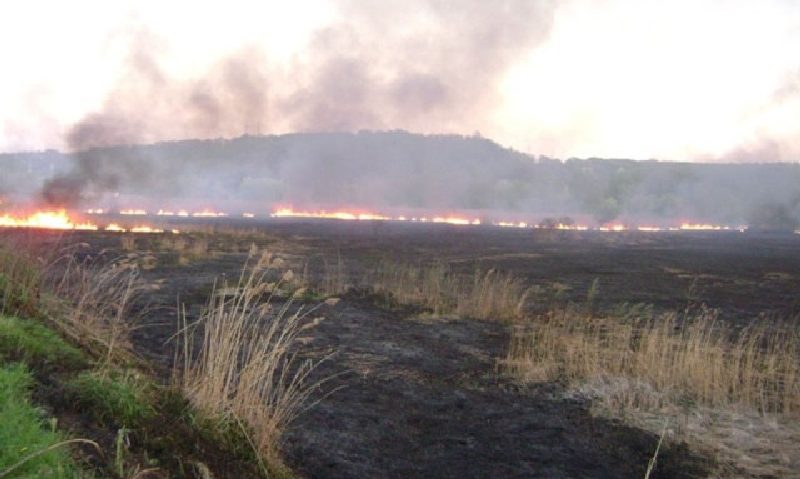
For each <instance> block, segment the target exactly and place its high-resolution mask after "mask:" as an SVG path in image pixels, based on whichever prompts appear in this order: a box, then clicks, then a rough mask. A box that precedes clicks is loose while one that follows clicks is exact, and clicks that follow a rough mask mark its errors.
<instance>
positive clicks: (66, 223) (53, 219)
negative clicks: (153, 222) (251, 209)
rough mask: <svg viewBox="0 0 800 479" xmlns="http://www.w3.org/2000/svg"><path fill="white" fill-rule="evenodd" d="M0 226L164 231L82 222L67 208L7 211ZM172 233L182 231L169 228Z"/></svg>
mask: <svg viewBox="0 0 800 479" xmlns="http://www.w3.org/2000/svg"><path fill="white" fill-rule="evenodd" d="M98 211H99V210H96V209H94V210H88V211H87V213H88V214H102V213H99V212H98ZM0 228H41V229H50V230H73V231H98V230H101V229H102V230H104V231H109V232H114V233H125V232H130V233H164V230H163V229H161V228H155V227H153V226H149V225H136V226H133V227H131V228H125V227H123V226H121V225H119V224H118V223H109V224H107V225H105V227H102V228H101V227H100V226H98V225H97V224H95V223H90V222H81V221H76V220H73V219H72V218H71V217H70V215H69V213H67V211H66V210H63V209H62V210H55V211H36V212H34V213H31V214H28V215H14V214H9V213H5V214H3V215H2V216H0ZM169 231H170V232H172V233H179V232H180V231H178V230H176V229H173V230H169Z"/></svg>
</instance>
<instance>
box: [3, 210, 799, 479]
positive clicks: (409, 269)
mask: <svg viewBox="0 0 800 479" xmlns="http://www.w3.org/2000/svg"><path fill="white" fill-rule="evenodd" d="M3 237H4V238H5V239H7V240H9V241H17V242H25V243H37V244H39V248H42V247H43V246H42V245H44V249H48V248H49V249H50V250H63V249H64V248H68V249H69V251H70V255H73V256H74V257H75V258H77V259H78V260H79V261H82V260H84V259H86V258H91V259H93V260H97V258H100V260H102V261H106V262H111V261H113V262H115V263H116V264H118V265H119V264H124V265H135V268H136V270H137V271H138V279H137V281H139V282H140V284H139V286H138V288H139V289H140V292H141V294H140V295H138V296H137V299H136V300H135V302H134V304H133V305H132V307H131V308H130V310H131V317H132V318H135V321H136V323H135V324H133V325H128V326H126V327H128V328H129V330H130V331H129V338H130V351H131V353H132V354H133V355H134V356H135V357H136V358H138V359H139V360H140V361H142V362H143V363H145V364H147V367H148V368H149V370H150V371H151V374H152V377H154V378H156V379H155V381H156V382H163V383H168V382H170V381H174V379H173V378H174V375H175V369H176V366H175V365H176V356H181V354H183V353H184V352H185V351H182V350H181V348H185V347H186V346H187V344H188V345H192V344H194V345H197V344H199V343H200V342H201V340H199V339H197V338H195V337H188V336H187V337H184V340H185V341H184V342H183V343H181V334H180V328H181V327H182V326H184V325H187V324H192V323H193V322H194V321H197V320H198V319H202V318H203V314H204V313H203V312H204V310H205V308H206V307H207V306H208V305H209V298H210V297H214V295H215V294H223V295H224V294H226V293H225V291H226V289H228V288H233V289H236V286H235V285H236V284H237V280H238V279H239V277H240V274H241V272H242V268H243V267H244V265H245V264H247V263H248V258H250V262H251V263H253V262H259V263H263V265H262V266H263V268H262V269H263V271H264V273H263V274H264V281H263V284H264V285H266V287H269V296H270V297H271V300H270V302H271V303H272V305H273V306H274V307H275V308H278V309H280V308H283V307H285V309H286V311H287V313H286V314H289V315H292V314H294V315H296V316H298V315H299V317H300V318H301V319H302V320H303V321H305V322H306V323H307V324H304V325H303V326H301V327H300V328H299V330H298V331H297V337H296V338H295V339H296V341H294V342H293V343H292V344H291V349H292V351H293V352H295V351H296V352H297V354H298V358H300V359H311V360H312V361H314V360H322V362H321V363H319V364H318V365H317V366H316V367H314V368H313V370H310V371H309V372H308V376H307V377H306V378H305V379H306V381H307V383H308V384H312V385H313V386H314V387H312V388H310V389H309V391H308V394H309V395H310V396H309V400H308V401H307V403H306V404H305V405H307V406H309V407H308V408H307V409H306V408H305V407H303V410H302V411H299V415H298V416H297V418H296V419H294V420H293V421H290V422H287V423H286V424H282V426H281V439H280V441H278V442H277V443H276V446H275V447H276V451H272V452H269V451H268V454H267V456H270V455H271V454H273V453H274V454H276V455H278V456H280V458H281V459H280V461H281V462H283V463H285V464H286V465H287V466H288V467H289V469H290V470H291V471H293V472H292V474H296V475H298V476H300V477H321V478H323V477H324V478H350V477H382V478H393V477H396V478H403V477H598V478H600V477H645V476H646V475H647V474H650V477H706V476H709V475H723V476H727V477H735V476H739V477H755V476H760V477H791V474H796V471H797V470H800V453H798V450H797V448H796V445H797V443H798V442H797V441H800V426H799V425H798V422H799V421H798V416H799V415H800V410H798V403H797V397H796V395H795V394H796V393H797V392H798V391H800V389H799V388H800V386H799V385H798V383H797V382H796V381H797V379H798V378H799V377H800V376H798V373H797V369H796V368H795V369H792V368H793V367H794V366H792V364H794V365H796V364H797V357H798V356H797V353H798V350H797V347H798V344H800V343H797V342H791V341H794V339H792V338H796V337H797V334H798V329H797V324H798V323H797V318H798V315H799V314H800V298H798V296H797V292H798V291H800V236H798V235H791V234H783V235H781V234H759V233H754V232H748V233H739V232H683V231H682V232H674V233H643V232H619V233H605V232H596V231H558V230H519V229H503V228H495V227H481V226H467V227H464V226H451V225H424V224H398V223H392V222H347V221H298V220H272V221H264V222H260V223H259V222H255V221H239V220H213V222H201V221H196V222H194V223H193V224H191V225H188V227H187V225H184V228H183V229H182V232H181V234H177V235H173V234H152V235H146V234H142V235H122V234H116V233H106V232H79V231H76V232H69V233H54V232H41V231H23V230H14V231H12V230H9V231H6V232H4V233H3ZM70 245H71V246H70ZM56 268H59V266H56ZM61 268H63V266H61ZM231 285H233V286H231ZM240 286H241V285H240ZM669 314H674V315H675V316H674V317H675V318H677V319H675V323H670V324H672V326H670V328H672V330H676V331H678V330H680V331H681V334H684V333H685V334H686V335H687V336H686V338H687V340H690V339H692V338H691V337H690V336H689V335H690V331H689V330H688V329H681V328H684V325H685V324H689V323H691V324H694V323H692V321H695V320H696V318H699V317H700V316H702V317H703V318H705V319H704V321H708V324H710V325H711V326H709V329H708V330H706V332H705V333H702V334H706V336H702V337H703V338H705V339H706V340H707V341H705V343H704V344H710V343H711V340H712V339H713V340H714V341H716V340H719V341H723V342H724V344H723V343H719V344H720V346H719V347H720V348H722V349H724V354H725V356H724V361H729V360H730V357H731V355H733V356H736V355H744V354H745V353H747V351H751V350H752V351H756V352H755V353H753V356H752V357H753V358H755V359H753V361H752V364H754V366H752V367H751V369H752V370H754V371H756V370H757V372H758V378H759V379H758V380H757V381H755V382H753V383H752V385H751V386H752V387H751V386H748V387H749V388H750V389H747V388H745V387H741V392H740V391H739V386H738V384H739V382H741V383H746V382H747V381H748V380H749V378H750V376H749V375H747V374H749V373H744V372H742V371H744V370H742V371H740V370H736V371H734V372H733V373H732V374H733V375H734V376H735V379H734V380H732V381H733V382H732V383H730V384H728V383H724V384H723V383H722V381H723V380H722V379H720V378H721V376H719V375H720V374H721V373H714V374H716V376H714V377H713V378H712V379H710V380H709V381H710V382H711V383H714V387H717V388H718V389H721V390H722V392H721V393H716V392H713V391H712V392H708V391H701V392H697V393H695V392H693V390H691V389H690V388H691V387H694V386H692V385H691V384H689V383H687V384H688V385H687V386H685V388H686V389H685V390H681V395H680V398H678V399H675V400H673V399H671V398H670V394H672V392H674V391H673V390H672V389H669V388H673V389H674V384H673V383H665V384H666V386H664V387H663V388H662V389H659V387H661V386H658V384H660V383H658V384H657V383H656V382H653V384H650V383H647V384H645V383H646V380H647V377H648V376H646V375H643V376H636V377H633V376H630V375H629V376H625V374H633V373H627V372H620V371H619V370H618V369H615V368H614V367H612V366H613V365H609V364H604V363H603V362H604V361H605V362H609V361H611V362H613V361H619V358H617V357H614V356H610V355H608V356H602V357H601V355H600V354H599V353H598V355H597V358H600V359H596V360H595V362H594V363H593V364H592V365H591V367H590V368H588V369H587V368H583V369H581V370H580V371H579V372H576V371H578V370H577V369H576V368H572V369H571V364H570V363H569V361H571V359H570V358H571V357H572V356H569V355H568V354H566V353H565V354H564V355H563V356H558V357H556V356H555V355H549V356H547V357H546V358H545V355H542V354H541V352H536V351H535V353H536V354H535V356H536V361H538V362H536V363H535V364H534V363H531V362H530V361H529V360H530V357H529V356H524V355H525V354H527V353H526V352H525V350H524V348H522V349H521V351H523V353H520V355H517V356H515V354H516V353H515V351H516V350H515V347H516V348H520V345H523V346H524V345H527V344H529V342H530V338H531V337H533V336H530V334H531V333H530V331H531V330H533V331H535V332H536V334H539V332H540V331H545V332H548V331H549V332H550V333H553V332H554V333H553V334H551V336H552V337H551V338H550V339H549V340H550V341H551V343H548V344H552V345H553V346H552V348H553V350H556V349H557V348H566V346H563V344H561V345H560V343H558V341H565V339H564V338H566V337H567V335H575V334H578V335H585V334H587V333H586V331H585V330H580V331H579V332H578V333H576V331H575V329H574V328H573V327H572V325H573V324H575V323H581V322H586V323H587V324H588V323H592V324H596V323H597V321H600V322H601V323H602V327H601V329H602V333H601V334H602V335H603V338H604V340H608V338H610V337H612V336H611V335H610V334H609V333H608V331H616V330H615V329H613V328H612V326H609V325H610V324H612V323H606V322H604V321H616V320H617V319H618V318H627V319H625V320H626V321H627V320H628V319H630V318H631V317H633V316H635V321H634V320H631V321H634V322H633V323H630V324H636V325H637V326H635V327H632V328H633V329H632V331H634V333H633V334H634V335H642V334H645V333H642V331H650V330H647V329H646V328H641V327H640V326H638V325H639V324H640V323H638V322H636V321H645V322H647V321H651V322H653V324H656V325H657V324H661V323H658V321H661V319H659V318H662V317H665V316H664V315H669ZM565 318H566V319H565ZM708 318H711V319H708ZM559 321H561V323H559ZM565 322H566V323H570V324H569V325H567V326H565V325H564V323H565ZM581 324H583V323H581ZM614 324H617V323H614ZM625 324H628V323H625ZM648 324H650V323H648ZM700 324H701V326H702V324H706V323H700ZM542 325H549V327H552V328H554V329H552V330H548V329H546V328H545V327H544V326H542ZM306 326H308V327H306ZM558 328H563V329H558ZM672 330H668V331H666V332H665V333H664V334H665V335H666V336H665V337H670V338H671V336H670V335H671V334H672V332H671V331H672ZM755 330H757V331H758V333H757V334H756V333H750V331H755ZM176 331H177V332H178V334H176ZM716 331H721V333H716ZM771 331H772V332H777V333H780V334H779V335H776V334H773V333H771ZM542 334H544V333H542ZM648 334H649V333H648ZM653 334H655V333H653ZM717 334H721V335H722V336H724V337H718V336H717ZM748 334H752V336H748ZM536 337H537V338H538V336H536ZM638 337H639V336H637V338H638ZM682 337H683V336H682ZM750 337H752V338H754V339H752V342H753V344H754V346H752V348H751V349H750V350H748V349H747V348H746V347H744V346H742V344H743V342H744V341H745V339H742V338H750ZM776 337H779V338H782V339H781V340H784V339H785V338H789V339H785V342H780V344H778V345H777V346H775V345H774V344H777V343H775V341H777V339H776ZM737 338H739V339H737ZM625 341H626V342H625V343H624V344H623V346H624V349H625V350H626V352H627V351H628V349H627V348H628V346H627V345H629V344H634V342H635V343H636V344H638V341H639V339H636V340H635V341H633V340H628V339H626V340H625ZM632 341H633V342H632ZM737 341H739V342H738V343H737ZM728 342H729V343H730V344H731V346H730V348H729V347H728V346H727V344H728ZM592 344H599V343H592ZM604 344H605V343H604ZM715 344H716V343H715ZM736 345H738V346H736ZM617 346H620V345H616V346H614V347H617ZM603 347H604V348H605V346H603ZM109 349H110V348H109ZM606 349H608V348H606ZM611 349H613V347H612V348H611ZM668 349H670V350H677V349H679V348H678V347H675V348H673V347H670V348H668ZM598 351H599V350H598ZM604 351H605V350H604ZM551 352H552V351H551ZM700 353H702V354H705V351H700ZM604 354H605V353H604ZM626 354H627V353H626ZM109 356H110V353H109ZM188 356H192V354H191V353H189V354H188ZM234 357H239V358H240V360H241V357H240V356H234ZM626 357H628V356H626ZM631 357H632V356H631ZM687 357H688V356H687ZM697 357H699V358H701V359H699V360H698V361H699V362H698V363H694V364H693V365H692V367H695V368H696V367H702V366H703V362H704V361H706V360H705V359H702V358H704V357H705V356H702V355H701V356H697ZM748 357H750V356H748ZM542 358H544V359H542ZM603 358H605V359H603ZM609 358H610V359H609ZM184 359H185V358H184ZM684 359H685V358H684V357H681V359H680V360H681V361H683V360H684ZM695 359H696V358H695ZM525 361H528V362H525ZM547 361H549V362H547ZM178 362H180V359H179V360H178ZM234 362H235V361H234ZM601 363H603V364H601ZM767 363H769V364H771V365H772V366H770V367H769V368H767V367H766V366H764V364H767ZM661 366H662V365H660V364H655V365H654V366H653V367H654V368H656V369H658V368H659V367H661ZM537 368H542V369H541V371H540V370H539V369H537ZM548 368H550V369H548ZM533 369H535V370H536V371H532V370H533ZM551 369H552V371H551ZM690 369H691V368H690ZM545 370H547V371H549V372H547V371H545ZM748 371H750V370H748ZM765 371H766V372H765ZM532 372H535V373H536V374H533V373H532ZM184 374H185V371H184ZM636 374H639V373H636ZM753 374H755V373H753ZM642 378H644V379H642ZM633 379H635V380H637V381H640V382H639V383H637V384H638V385H639V386H641V385H642V384H644V385H645V386H646V387H648V388H649V387H651V386H652V387H653V388H655V389H654V390H653V391H652V393H648V394H649V395H648V396H647V397H646V398H645V397H644V396H645V394H644V393H641V392H636V394H632V393H630V391H628V390H626V392H625V394H623V395H622V396H620V393H619V381H621V380H625V381H628V380H633ZM670 380H671V381H673V382H674V378H671V379H670ZM641 381H644V382H641ZM792 381H794V382H792ZM718 383H719V384H718ZM734 383H735V385H734V386H735V387H734V386H731V384H734ZM626 384H628V383H626ZM720 384H721V385H720ZM748 384H750V383H748ZM628 386H629V384H628ZM628 386H626V387H628ZM639 386H637V387H639ZM681 387H684V386H681ZM702 387H704V385H703V386H702ZM614 388H617V389H614ZM767 390H768V391H767ZM609 391H610V392H609ZM637 391H638V390H637ZM754 391H756V392H755V393H754ZM765 391H766V392H765ZM755 396H758V397H755ZM620 397H622V398H623V400H622V401H621V400H620V399H619V398H620ZM654 397H657V398H658V399H657V400H656V401H655V403H653V401H651V400H652V399H653V398H654ZM630 398H635V400H630ZM648 401H650V402H648ZM709 418H712V419H709ZM77 421H78V422H79V420H77ZM75 427H77V428H79V426H75ZM654 457H655V458H656V460H654ZM649 466H652V469H653V470H652V472H649V471H648V468H649ZM212 469H213V467H212ZM792 471H795V472H792ZM213 472H214V477H234V476H226V473H225V471H224V470H220V469H217V470H214V471H213Z"/></svg>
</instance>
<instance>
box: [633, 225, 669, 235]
mask: <svg viewBox="0 0 800 479" xmlns="http://www.w3.org/2000/svg"><path fill="white" fill-rule="evenodd" d="M636 229H637V230H638V231H644V232H645V233H657V232H659V231H664V228H662V227H660V226H637V227H636Z"/></svg>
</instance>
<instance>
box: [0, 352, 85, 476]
mask: <svg viewBox="0 0 800 479" xmlns="http://www.w3.org/2000/svg"><path fill="white" fill-rule="evenodd" d="M33 382H34V381H33V377H32V376H31V374H30V373H29V372H28V371H27V369H26V368H25V366H23V365H22V364H15V365H9V366H3V367H0V444H2V447H0V477H2V478H5V477H9V478H11V477H13V478H15V479H16V478H31V479H34V478H51V479H61V478H64V479H66V478H79V477H90V476H89V475H88V474H85V473H82V472H81V471H80V470H79V469H78V468H77V467H75V464H74V463H73V461H72V459H71V458H70V456H69V454H68V453H67V451H65V450H64V448H63V447H58V444H59V443H61V442H63V438H62V436H61V435H60V434H59V433H58V432H56V431H55V430H54V428H53V427H52V425H51V426H49V427H48V426H47V425H45V422H44V421H43V417H42V414H41V412H40V411H39V409H37V408H36V407H34V406H33V405H32V404H31V402H30V388H31V387H32V385H33ZM12 473H13V474H12Z"/></svg>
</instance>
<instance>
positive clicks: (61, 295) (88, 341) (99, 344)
mask: <svg viewBox="0 0 800 479" xmlns="http://www.w3.org/2000/svg"><path fill="white" fill-rule="evenodd" d="M53 270H54V271H56V272H57V273H55V274H54V276H55V277H54V278H51V279H50V281H48V284H47V286H48V290H49V291H51V292H52V293H53V296H52V297H51V298H50V300H49V301H47V303H46V304H45V305H44V306H45V310H46V312H47V315H48V317H49V319H50V320H51V321H52V323H53V324H54V325H55V326H56V327H57V329H58V330H59V331H61V333H62V334H64V335H65V336H66V337H68V338H69V339H71V340H72V341H73V342H74V343H76V344H78V345H80V346H81V347H82V348H83V349H85V350H86V351H88V352H90V353H92V354H93V355H95V356H96V357H98V358H100V359H103V360H104V361H106V362H108V363H110V362H111V361H112V359H114V358H117V359H125V358H129V357H130V355H131V354H132V349H131V344H130V333H131V331H132V330H133V329H134V327H135V324H136V319H137V318H138V317H139V316H140V315H142V314H144V312H145V311H144V310H139V311H138V313H136V314H134V302H135V301H136V299H137V298H138V297H139V296H140V295H141V293H142V284H141V282H140V281H139V274H138V268H137V267H136V266H135V265H133V264H120V263H114V262H111V263H105V262H100V261H96V262H93V261H89V260H87V261H78V260H76V259H75V258H74V256H72V255H66V256H64V257H63V258H62V260H61V262H60V263H59V264H57V266H55V267H53Z"/></svg>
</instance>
